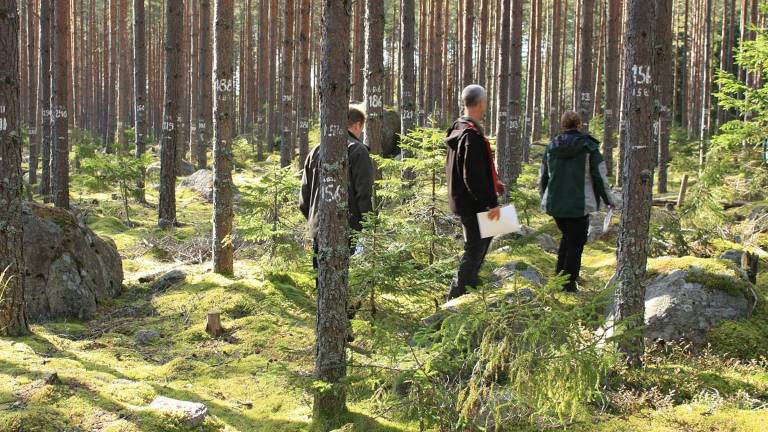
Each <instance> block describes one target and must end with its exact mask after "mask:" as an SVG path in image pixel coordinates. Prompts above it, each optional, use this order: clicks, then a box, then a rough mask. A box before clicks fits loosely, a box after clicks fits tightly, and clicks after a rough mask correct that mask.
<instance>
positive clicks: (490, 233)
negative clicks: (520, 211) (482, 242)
mask: <svg viewBox="0 0 768 432" xmlns="http://www.w3.org/2000/svg"><path fill="white" fill-rule="evenodd" d="M477 222H478V224H479V225H480V237H482V238H488V237H496V236H500V235H504V234H509V233H513V232H518V231H520V228H521V226H520V222H519V221H518V219H517V211H515V206H514V205H513V204H510V205H508V206H506V207H502V208H501V216H500V217H499V220H495V221H492V220H490V219H489V218H488V212H483V213H478V214H477Z"/></svg>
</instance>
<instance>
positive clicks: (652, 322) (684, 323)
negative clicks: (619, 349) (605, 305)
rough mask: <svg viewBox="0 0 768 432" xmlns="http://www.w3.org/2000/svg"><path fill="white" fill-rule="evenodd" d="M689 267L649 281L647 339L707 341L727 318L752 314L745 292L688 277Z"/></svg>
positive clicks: (610, 319)
mask: <svg viewBox="0 0 768 432" xmlns="http://www.w3.org/2000/svg"><path fill="white" fill-rule="evenodd" d="M688 274H689V271H688V270H674V271H672V272H671V273H668V274H661V275H659V276H656V277H655V278H654V279H652V280H651V281H649V283H648V286H647V288H646V292H645V339H646V340H647V341H648V342H653V341H657V340H663V341H667V342H670V341H676V340H686V341H690V342H693V343H695V344H700V343H703V342H704V341H705V337H706V335H707V332H708V331H709V330H710V329H711V328H713V327H715V326H716V325H718V324H720V323H721V322H723V321H730V320H740V319H746V318H748V317H749V312H750V301H749V300H748V299H747V298H746V296H745V295H743V294H737V295H734V294H731V293H729V292H727V291H725V290H722V289H718V288H710V287H705V286H702V285H700V284H698V283H691V282H688V281H687V280H686V278H687V276H688ZM612 327H613V313H612V312H611V313H610V314H609V315H608V319H607V324H606V328H607V330H606V331H604V332H603V334H607V335H608V336H610V335H611V334H612Z"/></svg>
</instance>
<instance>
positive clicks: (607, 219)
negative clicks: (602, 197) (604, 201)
mask: <svg viewBox="0 0 768 432" xmlns="http://www.w3.org/2000/svg"><path fill="white" fill-rule="evenodd" d="M611 218H613V208H609V209H608V214H606V215H605V219H604V220H603V232H608V228H610V227H611Z"/></svg>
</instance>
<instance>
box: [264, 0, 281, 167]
mask: <svg viewBox="0 0 768 432" xmlns="http://www.w3.org/2000/svg"><path fill="white" fill-rule="evenodd" d="M269 22H270V25H269V77H268V79H267V82H268V83H269V84H268V85H267V87H268V88H267V109H266V118H265V121H266V122H267V127H266V128H265V132H266V134H267V138H266V140H265V141H266V143H267V149H268V151H270V152H272V151H274V149H275V135H276V133H277V132H276V131H277V126H278V125H277V123H278V119H277V111H276V110H275V93H277V91H276V89H277V61H278V55H277V54H278V53H277V48H278V42H279V41H278V39H279V37H280V34H279V33H280V32H279V26H278V24H277V23H278V7H277V0H271V1H270V5H269Z"/></svg>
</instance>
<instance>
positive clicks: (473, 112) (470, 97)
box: [461, 84, 488, 121]
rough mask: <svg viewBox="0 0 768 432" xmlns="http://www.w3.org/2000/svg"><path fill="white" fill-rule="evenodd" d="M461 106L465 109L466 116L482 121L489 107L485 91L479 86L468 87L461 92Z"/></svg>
mask: <svg viewBox="0 0 768 432" xmlns="http://www.w3.org/2000/svg"><path fill="white" fill-rule="evenodd" d="M461 105H462V106H463V107H464V115H467V116H469V117H472V118H473V119H475V120H478V121H479V120H482V119H483V117H485V109H486V107H487V105H488V95H487V94H486V92H485V89H484V88H483V87H481V86H479V85H477V84H472V85H468V86H466V87H465V88H464V90H462V92H461Z"/></svg>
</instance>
